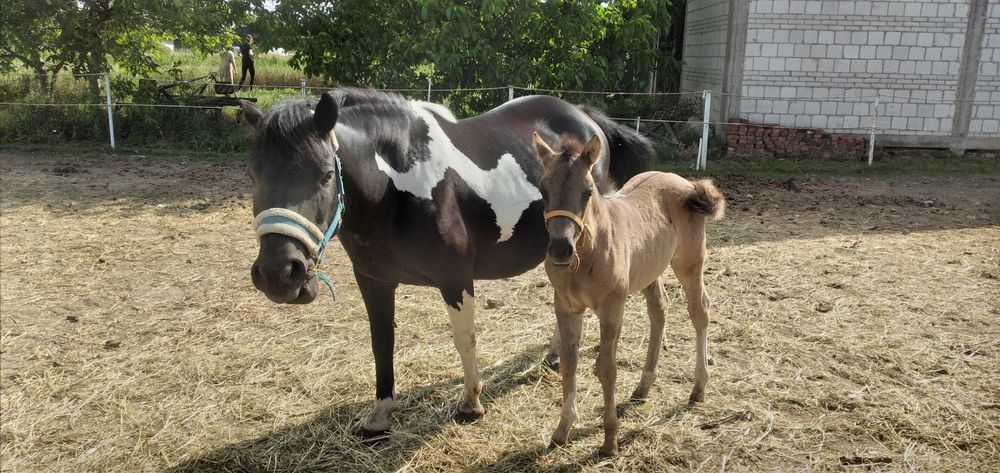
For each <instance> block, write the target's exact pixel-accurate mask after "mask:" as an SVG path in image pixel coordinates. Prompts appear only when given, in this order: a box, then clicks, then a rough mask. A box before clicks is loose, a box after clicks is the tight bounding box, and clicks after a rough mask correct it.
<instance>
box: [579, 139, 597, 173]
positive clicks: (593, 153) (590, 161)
mask: <svg viewBox="0 0 1000 473" xmlns="http://www.w3.org/2000/svg"><path fill="white" fill-rule="evenodd" d="M580 158H583V160H584V162H585V163H587V166H590V167H594V165H595V164H597V161H598V160H600V159H601V139H600V138H598V137H597V135H594V136H593V137H592V138H590V141H588V142H587V144H585V145H583V151H582V152H581V153H580Z"/></svg>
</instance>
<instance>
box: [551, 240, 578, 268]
mask: <svg viewBox="0 0 1000 473" xmlns="http://www.w3.org/2000/svg"><path fill="white" fill-rule="evenodd" d="M575 252H576V248H574V247H573V243H572V242H570V240H569V238H555V239H551V240H549V249H548V261H549V262H550V263H552V264H554V265H556V266H569V265H570V263H572V262H573V255H574V253H575Z"/></svg>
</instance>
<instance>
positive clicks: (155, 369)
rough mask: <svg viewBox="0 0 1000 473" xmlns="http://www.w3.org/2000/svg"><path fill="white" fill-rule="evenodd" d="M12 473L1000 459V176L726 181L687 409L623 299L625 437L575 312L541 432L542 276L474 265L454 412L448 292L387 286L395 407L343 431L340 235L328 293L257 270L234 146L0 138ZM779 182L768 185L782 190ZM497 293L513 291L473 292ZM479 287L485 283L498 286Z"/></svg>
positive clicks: (4, 351)
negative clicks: (474, 378)
mask: <svg viewBox="0 0 1000 473" xmlns="http://www.w3.org/2000/svg"><path fill="white" fill-rule="evenodd" d="M0 172H2V174H0V177H2V207H0V211H2V216H0V232H2V234H0V250H2V267H0V296H2V297H0V303H2V314H0V322H2V323H0V368H2V377H0V390H2V402H0V408H2V411H0V421H2V422H0V423H2V427H0V462H2V464H0V469H2V470H3V471H11V472H14V471H151V470H164V469H166V470H169V471H395V470H414V471H440V470H448V471H455V470H458V471H497V472H514V471H527V470H558V471H564V470H567V471H575V470H586V471H596V470H617V471H719V470H730V471H755V470H768V471H774V470H781V471H785V470H803V469H820V470H847V471H854V470H862V469H875V470H888V471H897V470H919V471H996V470H997V467H998V465H1000V450H998V449H1000V397H998V395H997V393H1000V378H998V377H997V373H1000V328H998V327H997V318H998V316H1000V309H998V303H997V301H998V300H1000V282H998V277H1000V270H998V266H1000V215H998V214H997V213H996V209H997V208H998V204H1000V182H998V180H997V179H996V178H992V179H989V178H986V179H975V180H964V181H959V180H948V179H928V180H919V179H892V180H885V181H878V180H822V181H820V180H805V181H801V180H800V181H796V182H795V183H782V182H775V181H767V180H750V179H735V178H728V179H721V180H720V181H719V186H720V188H722V189H723V190H724V191H725V192H726V193H727V196H728V197H729V198H730V205H729V209H730V212H729V215H728V216H727V218H726V219H725V220H724V221H722V222H719V223H718V224H715V225H712V226H711V227H710V229H709V230H710V239H711V240H710V247H711V248H710V252H709V254H710V262H709V264H708V275H707V284H708V288H709V290H710V291H711V294H712V297H713V301H714V307H713V313H712V315H713V322H712V324H711V327H710V336H709V350H710V353H711V356H712V361H713V366H712V367H711V368H712V378H711V380H710V382H709V387H708V395H707V401H706V402H705V403H703V404H699V405H696V406H688V405H687V404H686V402H685V401H686V399H687V393H688V391H689V390H690V388H691V384H692V370H693V354H694V353H693V352H694V350H693V346H694V340H693V329H692V328H691V325H690V323H689V322H688V321H687V320H686V316H685V312H684V309H683V307H684V306H683V301H682V296H681V294H680V292H679V291H678V290H677V289H676V282H675V281H673V280H672V279H670V280H668V286H669V287H668V289H669V291H668V292H669V293H670V294H671V295H672V297H673V300H674V303H673V304H672V307H671V314H670V316H669V319H668V324H667V337H666V340H667V341H666V350H664V352H663V360H662V362H661V365H660V379H659V381H658V382H657V384H656V386H655V387H654V389H653V391H652V393H651V399H650V400H649V401H648V402H646V403H643V404H629V403H626V402H624V400H625V396H626V395H627V394H628V393H629V392H631V390H632V388H633V387H634V385H635V383H636V382H637V381H638V377H639V374H640V370H641V366H642V359H643V353H644V338H645V336H646V333H647V325H646V321H645V314H644V312H643V310H644V305H643V303H642V300H641V298H636V299H634V300H631V301H630V303H629V306H628V310H627V314H626V317H627V319H626V324H625V328H624V333H623V341H622V343H621V351H620V354H619V359H620V371H619V373H620V374H619V380H620V382H619V389H618V392H619V397H620V399H622V400H623V403H622V405H621V411H622V418H623V422H622V428H621V433H622V435H623V437H624V441H623V442H622V451H621V456H620V457H618V458H616V459H611V460H605V459H600V458H597V457H596V456H594V455H593V453H594V451H595V450H596V448H597V446H598V444H599V442H600V435H601V434H600V426H599V408H600V405H601V396H600V388H599V384H598V383H597V381H596V379H595V378H594V376H593V374H592V372H591V366H592V363H593V361H592V360H593V358H594V356H595V352H594V349H593V347H594V346H595V345H596V344H597V333H596V332H597V327H596V324H595V322H594V319H593V318H590V319H589V320H588V322H587V325H586V326H585V338H584V347H585V348H584V350H583V362H582V363H581V376H580V388H579V400H580V413H581V418H580V422H579V424H578V429H577V430H576V434H575V435H574V437H573V440H572V443H571V444H570V445H569V446H568V447H566V448H562V449H549V448H548V447H547V443H548V436H549V435H550V434H551V432H552V429H553V428H554V427H555V424H556V422H557V420H558V415H559V414H558V408H559V402H560V401H559V399H560V381H559V377H558V375H557V374H555V373H551V372H549V371H546V370H545V369H543V368H542V367H540V366H539V362H540V360H541V358H542V354H543V352H544V346H545V342H546V338H547V337H548V335H549V334H550V333H551V331H552V326H553V323H554V317H553V315H552V314H551V306H550V305H549V301H550V299H551V294H550V288H549V287H547V286H546V285H545V284H544V281H545V277H544V274H543V272H542V271H540V270H538V269H536V270H534V271H531V272H529V273H527V274H524V275H522V276H518V277H515V278H511V279H508V280H503V281H488V282H482V283H481V284H479V285H478V287H477V290H478V296H479V297H478V304H479V309H478V313H477V326H478V333H479V337H478V340H479V356H480V358H479V359H480V366H481V367H482V368H483V372H484V377H485V379H486V382H487V387H486V391H485V393H484V399H483V400H484V403H485V405H486V407H487V411H488V412H487V415H486V416H485V417H484V418H483V419H482V420H481V421H479V422H478V423H476V424H474V425H464V426H463V425H456V424H454V423H453V422H452V420H451V419H452V415H453V414H454V410H455V407H456V405H457V402H458V400H459V398H460V396H461V383H460V379H459V376H460V374H461V368H460V363H459V359H458V356H457V354H456V353H455V351H454V348H453V347H452V343H451V340H450V332H449V330H448V321H447V317H446V316H445V313H444V310H443V305H442V302H441V300H440V297H439V296H438V295H437V294H435V292H434V291H433V290H430V289H426V288H414V287H405V288H402V289H401V290H400V295H399V297H398V303H397V307H398V315H397V323H398V329H397V352H396V376H397V380H398V393H399V394H398V399H399V402H400V405H401V410H400V412H398V413H397V415H396V416H395V417H394V419H393V422H394V425H393V431H392V434H391V435H390V436H389V437H388V438H387V439H385V440H384V441H382V442H380V443H376V444H372V445H367V444H362V443H361V442H359V440H358V439H357V438H356V437H354V436H353V435H352V431H353V429H355V428H356V427H357V425H358V423H359V420H360V419H361V418H362V417H363V416H364V415H366V414H367V412H368V410H369V409H370V406H371V401H372V395H373V392H374V388H373V383H374V375H373V373H374V367H373V361H372V355H371V351H370V347H369V341H368V340H369V338H368V327H367V322H366V319H365V315H364V310H363V308H362V305H361V302H360V299H359V296H358V293H357V290H356V288H355V286H354V284H353V281H352V280H351V277H350V274H351V273H350V265H349V263H348V262H347V259H346V256H345V255H344V253H343V251H342V250H341V249H340V248H339V245H336V246H335V247H334V249H333V252H332V254H329V255H328V256H327V263H326V264H328V265H329V266H328V270H329V271H330V273H331V275H333V276H334V279H335V282H336V283H337V284H338V286H339V295H340V300H338V301H337V302H336V303H334V302H332V301H331V300H330V299H329V298H328V297H326V296H325V295H324V296H321V297H320V299H319V300H317V301H316V302H315V303H313V304H311V305H307V306H302V307H297V306H277V305H273V304H271V303H269V302H267V301H266V299H265V298H264V297H263V296H261V295H260V294H259V293H257V292H255V290H254V289H253V288H252V286H251V285H250V282H249V277H248V276H249V274H248V268H249V265H250V262H251V261H252V259H253V257H254V254H255V251H256V248H255V243H254V239H253V235H252V232H251V231H250V229H249V222H250V218H251V216H250V211H249V210H248V208H247V207H246V205H247V202H248V196H247V195H246V192H247V190H248V186H247V183H246V182H245V178H244V173H243V170H242V167H241V165H240V164H238V163H230V164H218V165H211V164H204V163H183V162H168V161H164V160H152V159H125V158H113V157H100V158H74V157H50V156H39V155H31V156H29V155H13V154H4V155H3V156H0ZM783 184H784V185H783ZM487 299H493V300H496V301H500V302H502V305H499V306H496V307H492V308H490V309H485V308H483V305H484V303H485V302H486V300H487ZM491 305H493V304H491Z"/></svg>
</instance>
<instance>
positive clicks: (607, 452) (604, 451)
mask: <svg viewBox="0 0 1000 473" xmlns="http://www.w3.org/2000/svg"><path fill="white" fill-rule="evenodd" d="M597 455H598V456H599V457H601V458H613V457H617V456H618V447H610V448H606V447H601V448H600V450H598V451H597Z"/></svg>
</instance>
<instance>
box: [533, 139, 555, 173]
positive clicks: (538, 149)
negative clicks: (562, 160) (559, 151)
mask: <svg viewBox="0 0 1000 473" xmlns="http://www.w3.org/2000/svg"><path fill="white" fill-rule="evenodd" d="M533 135H534V139H535V155H536V156H537V157H538V161H539V162H541V163H542V167H543V168H545V169H548V167H549V164H551V163H552V158H554V157H555V156H556V152H555V151H552V148H550V147H549V144H548V143H546V142H545V140H543V139H542V137H541V136H540V135H539V134H538V132H537V131H536V132H534V133H533Z"/></svg>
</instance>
